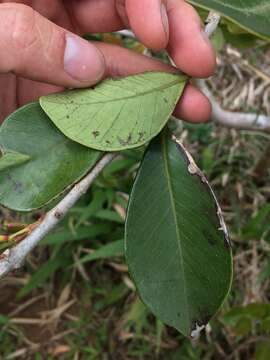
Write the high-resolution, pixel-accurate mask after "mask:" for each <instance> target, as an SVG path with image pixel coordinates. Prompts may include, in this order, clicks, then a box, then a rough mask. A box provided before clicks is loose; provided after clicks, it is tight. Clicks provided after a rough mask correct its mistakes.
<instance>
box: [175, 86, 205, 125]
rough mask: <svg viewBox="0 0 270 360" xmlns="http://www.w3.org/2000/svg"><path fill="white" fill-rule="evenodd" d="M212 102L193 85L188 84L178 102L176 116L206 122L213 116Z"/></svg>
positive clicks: (195, 121)
mask: <svg viewBox="0 0 270 360" xmlns="http://www.w3.org/2000/svg"><path fill="white" fill-rule="evenodd" d="M211 110H212V107H211V104H210V101H209V100H208V99H207V97H206V96H205V95H204V94H202V93H201V92H200V90H198V89H197V88H195V87H194V86H192V85H187V87H186V89H185V91H184V94H183V95H182V97H181V99H180V101H179V103H178V104H177V106H176V108H175V111H174V116H175V117H177V118H178V119H181V120H185V121H188V122H192V123H199V122H206V121H208V120H209V119H210V116H211Z"/></svg>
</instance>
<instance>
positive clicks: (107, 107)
mask: <svg viewBox="0 0 270 360" xmlns="http://www.w3.org/2000/svg"><path fill="white" fill-rule="evenodd" d="M186 81H187V77H186V76H184V75H179V74H169V73H160V72H148V73H143V74H139V75H133V76H128V77H125V78H119V79H109V80H105V81H103V82H102V83H100V84H99V85H97V86H96V87H95V88H94V89H81V90H78V89H76V90H69V91H65V92H63V93H58V94H51V95H48V96H43V97H42V98H41V99H40V104H41V106H42V108H43V110H44V111H45V112H46V113H47V115H48V116H49V117H50V119H51V120H52V121H53V122H54V124H55V125H56V126H57V127H58V128H59V129H60V130H61V131H62V132H63V133H64V134H65V135H66V136H67V137H68V138H70V139H72V140H74V141H76V142H78V143H80V144H82V145H85V146H88V147H90V148H93V149H97V150H103V151H119V150H124V149H129V148H135V147H139V146H141V145H144V144H145V143H147V142H148V141H149V140H151V139H152V138H153V137H155V136H156V135H157V134H158V133H159V132H160V131H161V129H162V128H163V127H164V126H165V124H166V122H167V120H168V119H169V117H170V115H171V114H172V112H173V110H174V107H175V105H176V103H177V101H178V99H179V98H180V96H181V94H182V92H183V89H184V87H185V84H186Z"/></svg>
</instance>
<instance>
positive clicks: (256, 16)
mask: <svg viewBox="0 0 270 360" xmlns="http://www.w3.org/2000/svg"><path fill="white" fill-rule="evenodd" d="M188 2H190V3H191V4H193V5H197V6H199V7H202V8H204V9H207V10H214V11H217V12H219V13H221V14H222V15H223V16H225V17H227V18H228V19H230V20H232V21H233V22H235V23H237V24H238V25H240V26H242V27H243V28H245V29H247V30H248V31H250V32H251V33H253V34H255V35H258V36H260V37H262V38H265V39H267V40H270V25H269V19H270V2H269V0H226V1H221V0H188Z"/></svg>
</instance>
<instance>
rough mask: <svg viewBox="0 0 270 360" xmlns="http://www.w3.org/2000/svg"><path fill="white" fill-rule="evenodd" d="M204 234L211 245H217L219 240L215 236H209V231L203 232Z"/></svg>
mask: <svg viewBox="0 0 270 360" xmlns="http://www.w3.org/2000/svg"><path fill="white" fill-rule="evenodd" d="M202 233H203V236H204V237H205V238H206V239H207V241H208V243H209V245H211V246H215V245H217V240H216V239H215V237H214V236H212V235H211V234H209V232H208V231H206V230H203V231H202Z"/></svg>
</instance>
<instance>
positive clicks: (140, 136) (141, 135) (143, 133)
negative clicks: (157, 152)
mask: <svg viewBox="0 0 270 360" xmlns="http://www.w3.org/2000/svg"><path fill="white" fill-rule="evenodd" d="M144 135H145V131H141V132H139V141H143V140H144Z"/></svg>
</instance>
